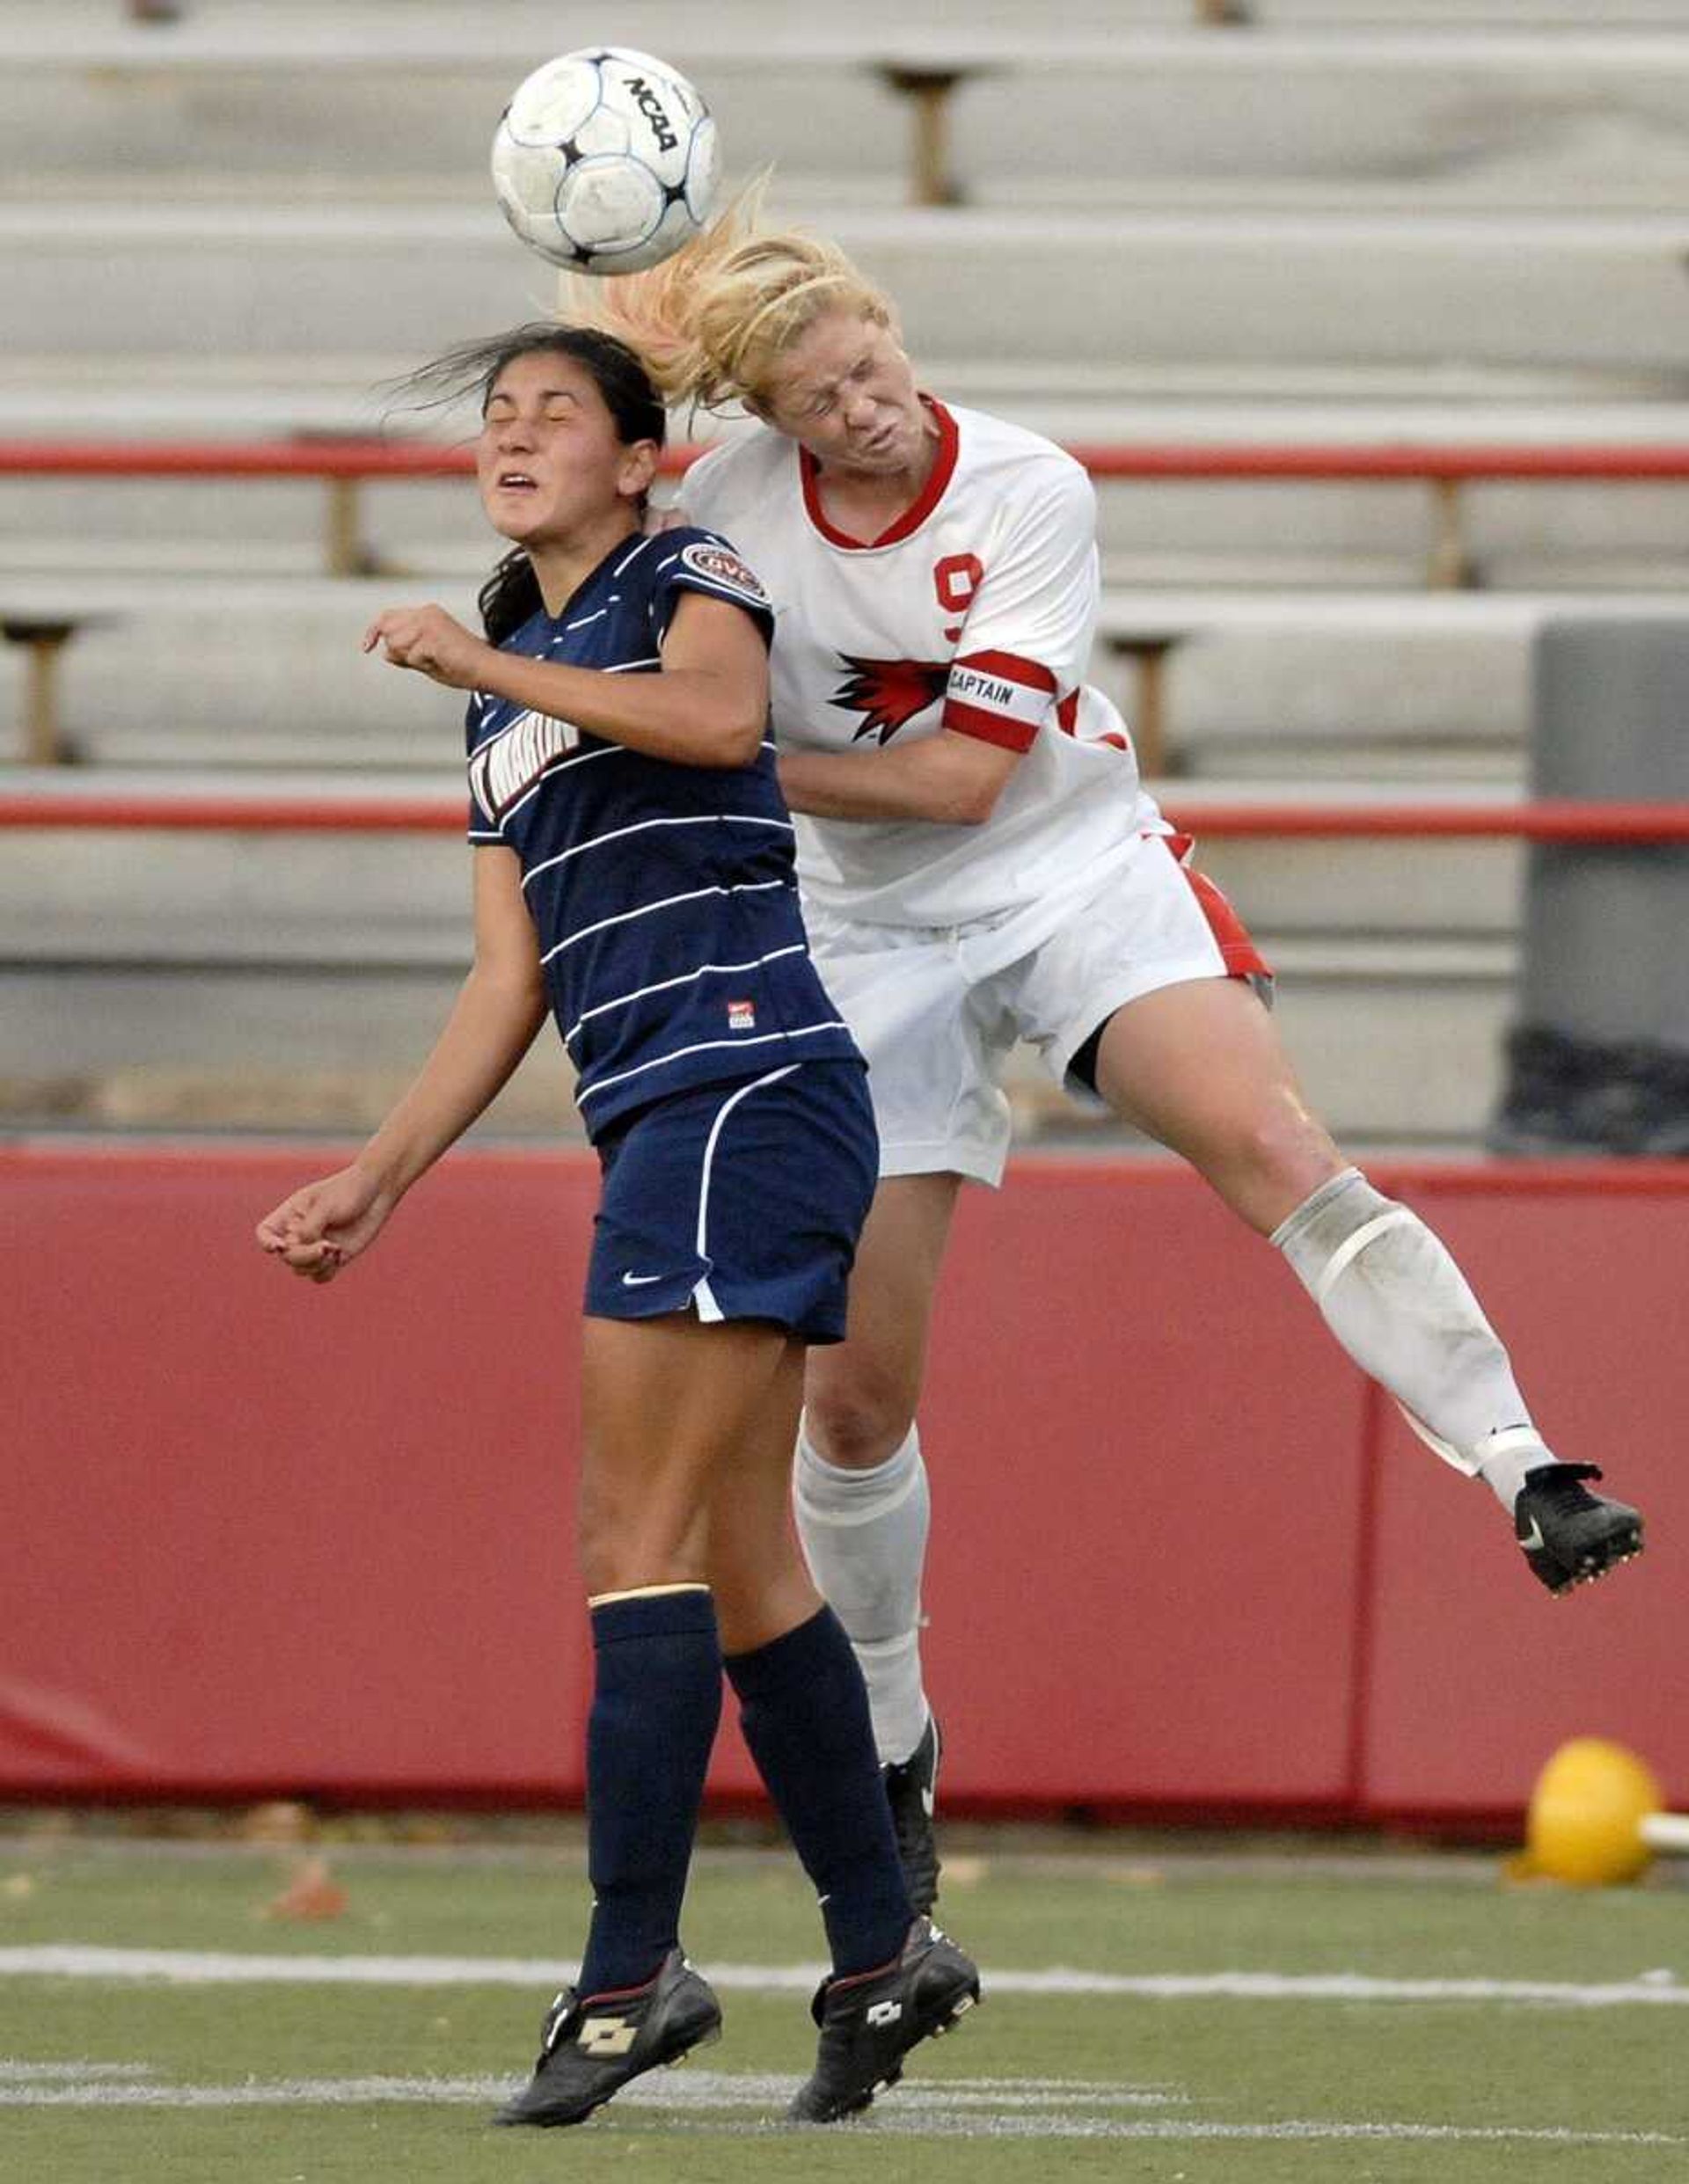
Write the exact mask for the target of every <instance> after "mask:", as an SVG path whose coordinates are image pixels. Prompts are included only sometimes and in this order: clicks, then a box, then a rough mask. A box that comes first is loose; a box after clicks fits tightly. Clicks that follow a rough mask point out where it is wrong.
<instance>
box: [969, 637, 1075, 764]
mask: <svg viewBox="0 0 1689 2184" xmlns="http://www.w3.org/2000/svg"><path fill="white" fill-rule="evenodd" d="M1055 697H1056V677H1055V676H1053V675H1052V674H1051V673H1050V671H1049V668H1044V667H1040V665H1039V664H1038V662H1037V661H1035V660H1023V659H1021V657H1020V654H1018V653H1012V652H970V653H964V654H962V655H961V658H959V659H957V660H954V661H952V662H951V666H950V677H949V680H948V682H947V683H946V684H945V690H944V713H943V717H942V719H941V722H940V726H942V727H947V728H954V730H955V731H956V733H957V734H959V735H972V736H977V737H978V739H979V741H981V742H982V743H996V744H998V745H999V746H1000V748H1001V749H1004V750H1010V751H1028V750H1030V749H1032V746H1033V743H1034V741H1035V739H1036V737H1037V734H1038V731H1039V729H1040V728H1041V727H1042V726H1043V723H1044V721H1045V719H1046V718H1047V717H1048V715H1049V708H1050V705H1051V704H1052V702H1053V701H1054V699H1055Z"/></svg>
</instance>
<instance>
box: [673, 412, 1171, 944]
mask: <svg viewBox="0 0 1689 2184" xmlns="http://www.w3.org/2000/svg"><path fill="white" fill-rule="evenodd" d="M930 406H931V408H932V414H933V416H934V418H935V419H936V420H937V422H938V425H939V427H940V446H939V454H938V459H937V461H936V463H935V464H934V465H933V469H932V476H931V478H929V479H928V481H927V484H926V486H925V490H924V491H923V493H921V495H920V497H919V499H918V500H917V501H915V502H914V504H913V505H912V506H911V507H910V508H908V509H907V510H905V512H904V514H903V515H902V516H901V517H900V518H899V519H898V521H897V522H896V523H895V524H894V525H893V526H892V528H891V529H890V530H888V531H887V532H886V533H885V534H884V535H883V536H882V537H880V538H878V539H876V540H874V542H873V543H872V544H862V543H860V542H859V541H857V540H853V539H851V538H847V537H844V536H843V535H842V534H841V533H840V532H838V531H837V530H834V529H833V527H832V526H831V525H830V523H829V522H828V520H827V517H826V515H825V514H824V512H823V508H822V505H821V500H820V496H819V493H818V492H817V490H816V486H815V465H814V463H813V460H812V458H811V457H808V455H807V454H805V453H804V452H803V451H802V450H801V449H799V448H798V447H797V446H796V445H795V444H794V443H793V442H791V441H789V440H787V439H786V438H785V437H783V436H782V435H779V434H777V433H773V432H767V431H764V432H757V433H755V434H752V435H749V436H748V437H746V438H744V439H742V440H736V441H734V442H729V443H728V445H727V446H725V447H722V448H718V449H714V450H713V452H712V453H711V454H709V455H708V456H706V457H703V458H702V460H700V461H699V462H698V463H695V464H693V465H692V467H691V470H689V471H687V473H686V476H685V478H684V483H683V485H682V488H681V507H682V508H683V509H684V512H685V515H686V517H687V520H688V521H689V522H694V523H699V524H702V525H705V526H706V527H707V528H708V529H710V530H718V531H720V532H721V533H723V534H724V535H725V536H726V537H728V539H729V540H731V542H732V543H733V544H734V545H735V548H736V549H737V550H738V551H740V552H741V553H742V554H743V555H744V557H745V559H747V560H748V561H749V563H750V564H751V566H753V567H754V568H755V569H756V571H757V574H758V575H759V576H760V577H761V579H762V581H763V582H764V585H765V586H766V588H767V589H768V591H769V593H770V595H771V597H772V599H773V602H774V606H775V613H776V622H775V638H774V649H773V657H772V671H773V712H774V728H775V735H776V739H777V741H779V743H780V744H782V745H783V746H786V747H789V748H791V749H819V750H830V751H840V750H850V749H855V748H858V747H860V748H863V749H874V748H877V747H880V746H882V745H885V744H887V743H889V742H890V741H892V739H893V738H894V737H896V738H897V739H898V740H899V741H908V740H909V739H910V737H913V736H918V735H931V734H935V733H937V731H938V730H939V729H940V728H954V729H956V730H958V731H960V732H961V734H965V735H976V736H980V737H983V739H984V740H985V741H988V742H991V743H998V744H1001V745H1003V746H1004V747H1005V748H1006V749H1012V750H1017V751H1020V752H1021V753H1023V754H1024V756H1022V758H1021V761H1020V764H1019V765H1018V766H1017V767H1016V768H1015V770H1014V771H1013V774H1012V775H1011V776H1010V778H1009V781H1008V784H1007V785H1006V787H1005V790H1004V792H1003V793H1002V795H1001V797H1000V798H999V799H998V804H997V807H996V809H995V811H994V812H993V813H992V814H991V818H990V819H989V820H987V821H986V822H984V824H983V825H981V826H975V827H969V826H950V825H937V824H934V823H933V822H930V821H911V820H883V821H879V820H876V821H860V820H816V819H801V820H800V822H799V869H800V872H801V876H802V880H803V884H804V889H805V893H806V895H808V897H809V899H810V900H811V901H812V902H815V904H817V905H818V906H820V907H821V908H823V909H830V910H833V911H835V912H836V913H837V914H838V915H841V916H844V917H852V918H859V919H865V920H867V921H869V922H871V923H875V924H897V925H923V926H954V925H964V924H973V923H975V921H976V920H981V919H990V920H997V919H1008V920H1012V921H1013V924H1014V927H1015V931H1016V933H1017V936H1020V935H1021V934H1022V928H1023V924H1024V921H1023V919H1022V918H1021V917H1020V915H1019V914H1020V913H1022V912H1028V911H1032V910H1034V909H1035V906H1037V908H1039V909H1042V913H1043V916H1042V917H1039V918H1038V919H1037V922H1038V923H1039V924H1042V923H1043V922H1044V919H1045V918H1046V917H1053V916H1054V915H1055V914H1056V913H1057V910H1058V906H1059V904H1060V902H1061V901H1062V899H1063V898H1064V897H1065V896H1067V895H1070V894H1072V893H1074V892H1077V891H1078V890H1079V889H1081V888H1084V887H1089V886H1092V885H1094V883H1095V880H1096V877H1097V874H1098V873H1099V871H1100V869H1102V868H1103V866H1105V864H1106V862H1107V861H1108V859H1109V858H1111V857H1112V856H1114V855H1116V854H1122V855H1123V854H1124V853H1125V852H1126V851H1128V850H1129V848H1130V844H1132V842H1133V841H1135V840H1136V838H1137V836H1138V835H1139V834H1140V833H1142V832H1143V831H1144V830H1145V829H1152V830H1159V828H1160V827H1161V825H1162V823H1163V822H1161V820H1160V819H1159V814H1157V812H1156V809H1155V807H1154V805H1153V804H1152V802H1151V801H1150V800H1149V799H1148V798H1147V797H1145V796H1144V794H1143V793H1142V791H1141V789H1140V787H1139V784H1138V778H1137V763H1136V761H1135V759H1134V757H1133V755H1132V750H1131V745H1130V738H1129V737H1128V735H1127V733H1126V730H1125V727H1124V726H1123V724H1122V720H1121V718H1120V715H1119V714H1118V713H1117V712H1115V708H1114V707H1113V705H1110V704H1109V702H1108V699H1107V698H1105V697H1104V696H1103V695H1102V693H1101V692H1100V691H1099V690H1094V689H1093V688H1091V687H1090V686H1089V685H1087V684H1086V683H1085V682H1084V680H1083V677H1084V674H1085V669H1086V662H1087V660H1088V658H1089V654H1090V648H1091V640H1092V632H1093V627H1094V625H1095V621H1096V611H1097V588H1098V572H1097V551H1096V537H1095V521H1096V504H1095V497H1094V495H1093V492H1092V488H1091V481H1090V479H1089V478H1087V477H1086V473H1085V471H1084V470H1083V469H1082V468H1081V467H1080V465H1079V464H1078V463H1076V462H1075V461H1074V460H1073V459H1072V457H1071V456H1069V455H1067V454H1066V453H1064V451H1063V449H1060V448H1057V447H1056V446H1055V445H1054V444H1053V443H1052V442H1049V441H1048V440H1044V439H1042V438H1041V437H1040V436H1039V435H1037V434H1036V433H1031V432H1027V431H1026V430H1025V429H1024V428H1023V427H1020V426H1018V425H1010V424H1005V423H1004V422H1003V421H1002V420H1000V419H998V418H994V417H988V416H985V415H983V414H982V413H979V412H977V411H975V410H954V411H953V410H949V409H947V408H946V407H944V406H943V405H941V404H939V403H936V402H934V403H932V404H931V405H930Z"/></svg>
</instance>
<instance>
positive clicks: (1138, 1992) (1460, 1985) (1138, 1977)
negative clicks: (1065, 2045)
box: [0, 1942, 1689, 2010]
mask: <svg viewBox="0 0 1689 2184" xmlns="http://www.w3.org/2000/svg"><path fill="white" fill-rule="evenodd" d="M568 1969H569V1968H567V1967H566V1966H561V1965H559V1963H558V1962H557V1961H555V1960H554V1959H550V1958H545V1957H519V1956H516V1957H511V1956H485V1957H482V1956H351V1955H347V1956H327V1955H306V1954H300V1955H297V1956H289V1955H280V1954H275V1955H260V1954H246V1953H245V1952H236V1951H232V1950H212V1949H111V1948H99V1947H91V1946H88V1945H84V1944H82V1943H77V1942H44V1943H40V1944H37V1945H35V1946H33V1947H18V1948H0V1978H30V1977H37V1978H55V1979H106V1980H122V1979H144V1980H163V1981H165V1982H167V1983H171V1984H172V1985H180V1986H239V1985H261V1986H271V1985H277V1984H281V1985H298V1986H363V1987H538V1988H554V1987H556V1986H557V1985H558V1984H559V1981H560V1980H561V1979H563V1978H567V1976H568ZM704 1969H706V1972H707V1973H708V1976H709V1980H710V1983H711V1985H712V1986H713V1987H717V1988H719V1989H720V1990H721V1991H722V1992H723V1993H743V1994H791V1993H801V1994H804V1995H808V1994H809V1993H810V1992H811V1991H812V1990H814V1988H815V1983H816V1981H817V1980H818V1979H819V1978H820V1977H821V1976H822V1969H823V1968H822V1967H821V1966H820V1965H819V1964H712V1965H707V1966H706V1967H705V1968H704ZM985 1985H986V1988H987V1990H988V1991H989V1992H990V1993H991V1994H993V1995H1019V1996H1033V1995H1053V1996H1060V1997H1073V1996H1093V1995H1094V1996H1102V1997H1110V1998H1114V1997H1122V1998H1137V1999H1141V2000H1148V2001H1158V2002H1187V2001H1198V2002H1202V2001H1211V2000H1230V2001H1239V2002H1499V2003H1518V2004H1524V2005H1534V2006H1536V2007H1539V2008H1548V2009H1562V2010H1600V2009H1618V2008H1624V2007H1633V2006H1634V2007H1641V2008H1662V2007H1665V2008H1670V2007H1681V2006H1683V2005H1689V1986H1679V1985H1678V1983H1677V1982H1676V1980H1675V1979H1674V1977H1673V1976H1672V1975H1671V1973H1670V1972H1663V1973H1645V1974H1643V1975H1642V1976H1640V1977H1638V1978H1635V1979H1627V1980H1615V1981H1609V1982H1605V1983H1595V1984H1581V1983H1573V1982H1571V1981H1566V1980H1550V1979H1378V1978H1372V1977H1370V1976H1366V1975H1364V1974H1363V1973H1359V1972H1194V1973H1186V1972H1145V1973H1125V1972H1082V1971H1071V1970H1066V1969H1056V1970H1050V1971H991V1970H990V1969H988V1970H987V1971H986V1974H985Z"/></svg>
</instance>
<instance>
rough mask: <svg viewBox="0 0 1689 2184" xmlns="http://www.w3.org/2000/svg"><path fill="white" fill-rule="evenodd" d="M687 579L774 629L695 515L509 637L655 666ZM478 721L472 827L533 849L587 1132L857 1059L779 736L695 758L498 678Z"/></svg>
mask: <svg viewBox="0 0 1689 2184" xmlns="http://www.w3.org/2000/svg"><path fill="white" fill-rule="evenodd" d="M689 591H695V592H700V593H702V594H704V595H705V596H706V597H708V598H712V599H726V600H728V601H730V602H731V603H733V604H734V605H735V606H736V607H738V608H740V609H741V610H742V611H743V612H744V613H746V614H748V615H749V617H750V618H751V619H752V621H753V622H755V623H756V625H757V628H758V629H759V630H761V632H763V635H764V640H766V639H767V638H768V637H769V635H770V633H771V629H772V623H773V617H772V612H771V609H770V606H769V603H768V600H767V597H766V595H764V592H763V589H762V587H761V586H760V585H759V584H758V583H757V579H756V578H755V577H754V576H753V575H752V574H751V573H750V571H749V569H748V568H746V566H744V564H743V562H742V561H741V560H740V559H739V558H738V557H737V555H736V554H735V552H734V551H733V550H732V548H731V547H730V546H728V544H726V542H725V541H724V540H722V539H720V538H719V537H716V536H715V535H714V534H713V532H710V531H702V530H695V529H693V528H691V527H690V526H689V527H686V528H684V529H678V530H668V531H662V532H659V533H657V534H656V535H655V536H654V537H643V536H641V537H633V538H628V539H623V540H621V541H620V542H619V543H618V544H617V545H616V546H615V547H614V549H613V550H612V551H611V552H610V553H609V554H607V555H606V556H605V558H604V559H603V561H602V562H601V563H600V564H599V566H597V568H596V569H595V570H594V571H593V573H592V574H591V575H590V576H589V577H588V578H587V579H586V580H585V581H584V582H583V583H582V584H581V586H580V588H578V589H577V590H576V592H575V593H574V596H573V597H572V598H571V599H570V600H569V602H568V603H567V606H566V607H565V608H564V610H563V612H562V613H561V614H560V615H559V616H557V617H552V616H551V615H549V614H546V613H544V612H541V613H539V614H537V615H534V616H533V617H531V618H530V620H528V621H527V622H524V623H523V625H522V627H521V628H520V629H519V630H517V631H515V632H514V633H513V634H512V635H511V636H509V637H508V638H507V639H505V642H504V645H503V646H502V649H503V650H504V651H506V652H513V653H520V654H524V655H525V656H526V657H528V658H529V659H533V660H546V661H557V662H558V663H559V664H561V665H566V666H569V667H581V668H603V669H604V670H605V671H607V672H608V673H610V674H612V675H640V674H654V673H655V672H656V670H657V669H658V668H660V667H661V665H662V659H661V652H662V639H663V635H664V632H666V631H667V629H668V627H669V621H670V619H671V618H672V617H673V615H674V612H675V609H676V606H677V605H678V604H679V603H680V600H681V598H682V596H683V595H684V594H685V593H686V592H689ZM467 729H468V741H469V789H470V829H469V835H470V840H471V841H472V842H479V843H493V842H499V843H504V844H507V845H508V847H509V848H511V849H514V850H515V851H516V854H517V856H518V857H519V858H521V861H522V886H523V896H524V899H525V900H526V902H527V904H528V909H529V914H530V916H531V917H532V918H533V921H534V928H535V931H537V934H538V936H539V953H540V960H541V961H542V963H543V964H544V967H545V984H546V990H547V993H548V995H549V997H550V999H551V1004H552V1014H553V1015H554V1016H555V1017H556V1019H557V1024H558V1028H559V1031H560V1032H561V1033H562V1034H563V1043H564V1045H565V1046H566V1047H567V1048H568V1051H569V1055H570V1058H571V1060H572V1061H573V1062H574V1067H575V1071H576V1079H577V1081H576V1086H575V1099H576V1102H577V1104H578V1105H579V1107H580V1109H581V1116H582V1119H583V1120H584V1121H585V1122H586V1125H587V1129H588V1131H589V1135H592V1136H597V1135H598V1134H599V1133H600V1132H601V1131H602V1130H603V1129H604V1128H605V1127H606V1125H607V1124H609V1123H610V1122H611V1121H613V1120H614V1118H615V1117H616V1116H618V1115H620V1114H626V1113H627V1112H628V1111H629V1110H630V1109H632V1108H633V1107H641V1106H643V1105H644V1104H645V1103H646V1102H647V1101H648V1100H652V1099H662V1097H664V1096H665V1095H666V1094H668V1093H669V1092H678V1091H680V1090H682V1089H684V1087H686V1086H689V1085H701V1084H710V1083H714V1082H719V1081H721V1080H724V1079H728V1078H732V1077H742V1076H745V1075H747V1074H749V1073H751V1072H758V1073H760V1072H762V1071H764V1070H768V1069H771V1068H774V1067H778V1066H779V1064H780V1063H784V1062H794V1061H808V1060H811V1059H814V1060H817V1061H821V1060H827V1059H837V1058H839V1057H841V1056H844V1057H847V1058H852V1059H853V1058H856V1048H855V1046H854V1045H853V1043H852V1040H851V1035H850V1034H849V1032H848V1031H847V1030H846V1029H845V1027H844V1023H843V1021H842V1019H840V1017H839V1014H838V1012H837V1010H836V1009H835V1008H834V1007H833V1005H832V1003H831V1002H830V999H829V998H828V996H827V993H826V991H825V990H824V988H823V985H822V983H821V981H820V979H819V978H818V977H817V976H816V975H815V969H814V967H813V966H812V965H811V963H810V961H809V950H808V942H807V940H806V939H805V936H804V930H803V921H802V917H801V914H800V912H799V909H798V894H797V875H796V872H795V869H794V864H793V829H792V822H791V818H790V815H789V814H788V813H787V811H786V803H785V800H784V799H783V798H782V796H781V795H780V792H779V785H778V783H777V782H776V779H775V776H774V747H773V743H772V741H771V740H770V739H765V740H764V743H763V747H762V749H761V750H760V751H758V753H757V757H756V759H755V760H754V761H753V763H751V764H749V766H744V767H736V768H735V767H722V766H687V765H679V764H676V763H672V762H670V761H667V760H663V759H656V758H647V757H645V756H641V755H640V754H639V753H638V752H635V751H631V750H628V749H625V748H624V747H623V746H622V745H621V744H619V743H612V742H609V741H605V740H604V739H603V738H602V737H599V736H596V735H592V734H589V733H588V732H587V731H586V730H585V729H583V728H578V727H575V726H574V723H573V722H571V721H567V720H559V719H552V718H551V717H549V716H548V715H546V714H544V713H537V712H532V711H530V710H529V709H527V708H524V707H523V706H521V705H515V704H514V703H512V702H511V701H510V700H509V699H508V698H491V697H488V696H486V694H485V693H483V692H477V693H476V694H475V695H474V696H473V697H472V699H471V701H470V705H469V715H468V721H467Z"/></svg>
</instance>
